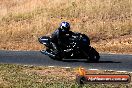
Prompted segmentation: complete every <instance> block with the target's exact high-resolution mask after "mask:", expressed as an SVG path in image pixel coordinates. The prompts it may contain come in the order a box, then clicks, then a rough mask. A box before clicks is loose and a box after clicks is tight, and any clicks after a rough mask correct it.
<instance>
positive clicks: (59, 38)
mask: <svg viewBox="0 0 132 88" xmlns="http://www.w3.org/2000/svg"><path fill="white" fill-rule="evenodd" d="M72 34H73V32H72V31H63V30H62V29H60V28H58V29H57V30H55V32H54V33H53V34H52V35H51V41H52V45H53V48H54V50H56V51H57V53H59V52H61V50H62V49H61V48H62V47H63V46H64V45H67V43H68V40H69V39H68V38H69V37H70V36H71V35H72Z"/></svg>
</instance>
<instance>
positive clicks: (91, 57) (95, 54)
mask: <svg viewBox="0 0 132 88" xmlns="http://www.w3.org/2000/svg"><path fill="white" fill-rule="evenodd" d="M99 59H100V55H99V53H98V52H97V51H96V50H95V49H94V48H92V49H91V51H90V55H89V61H90V62H98V61H99Z"/></svg>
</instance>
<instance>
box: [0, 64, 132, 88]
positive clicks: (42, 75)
mask: <svg viewBox="0 0 132 88" xmlns="http://www.w3.org/2000/svg"><path fill="white" fill-rule="evenodd" d="M75 69H76V68H67V69H66V68H63V69H62V68H60V67H56V68H55V67H54V68H50V67H43V66H28V65H14V64H0V88H111V87H112V88H131V87H132V85H131V84H86V85H84V86H82V87H79V85H77V84H76V82H75Z"/></svg>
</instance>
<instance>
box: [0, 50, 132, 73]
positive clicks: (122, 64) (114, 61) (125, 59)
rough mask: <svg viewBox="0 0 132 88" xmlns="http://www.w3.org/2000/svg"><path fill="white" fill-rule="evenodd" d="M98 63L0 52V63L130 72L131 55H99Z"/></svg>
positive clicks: (25, 52)
mask: <svg viewBox="0 0 132 88" xmlns="http://www.w3.org/2000/svg"><path fill="white" fill-rule="evenodd" d="M100 56H101V58H100V61H99V62H98V63H87V62H86V61H85V60H64V61H56V60H53V59H51V58H49V57H48V56H46V55H44V54H41V53H40V52H39V51H4V50H0V63H10V64H25V65H38V66H62V67H79V66H82V67H84V68H86V69H100V70H102V69H103V70H118V71H129V72H132V55H124V54H123V55H122V54H100Z"/></svg>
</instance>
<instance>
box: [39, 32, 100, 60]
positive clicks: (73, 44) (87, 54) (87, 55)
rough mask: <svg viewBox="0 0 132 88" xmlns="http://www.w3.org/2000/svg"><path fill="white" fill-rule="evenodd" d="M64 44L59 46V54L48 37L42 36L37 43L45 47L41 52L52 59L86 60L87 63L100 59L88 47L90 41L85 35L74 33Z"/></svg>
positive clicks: (95, 52)
mask: <svg viewBox="0 0 132 88" xmlns="http://www.w3.org/2000/svg"><path fill="white" fill-rule="evenodd" d="M68 39H69V40H67V43H66V44H62V45H60V47H59V48H60V49H61V50H60V51H59V53H57V52H56V50H55V49H54V46H53V43H52V42H51V37H50V36H42V37H40V38H38V41H39V42H40V43H41V44H43V45H45V46H46V49H45V50H41V52H42V53H43V54H45V55H48V56H49V57H51V58H52V59H56V60H63V59H87V61H88V62H98V61H99V59H100V55H99V53H98V52H97V51H96V50H95V49H94V48H93V47H91V46H90V40H89V38H88V37H87V36H86V35H85V34H81V33H74V34H73V35H72V36H70V37H69V38H68Z"/></svg>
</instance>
